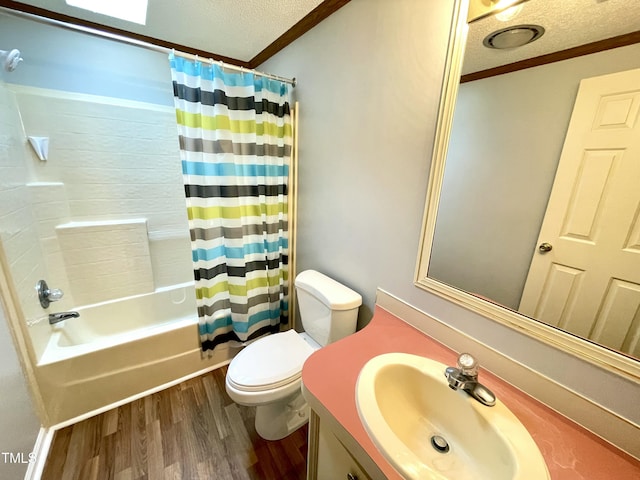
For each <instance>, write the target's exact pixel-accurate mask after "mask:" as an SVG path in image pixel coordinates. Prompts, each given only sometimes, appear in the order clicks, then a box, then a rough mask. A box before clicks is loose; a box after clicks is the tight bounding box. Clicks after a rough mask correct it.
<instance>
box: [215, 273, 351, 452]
mask: <svg viewBox="0 0 640 480" xmlns="http://www.w3.org/2000/svg"><path fill="white" fill-rule="evenodd" d="M295 284H296V292H297V294H298V304H299V308H300V319H301V323H302V325H303V327H304V328H305V329H306V332H305V333H298V332H296V331H294V330H288V331H286V332H281V333H276V334H273V335H269V336H267V337H263V338H260V339H258V340H256V341H255V342H253V343H251V344H249V345H248V346H247V347H245V348H244V349H243V350H242V351H240V352H239V353H238V354H237V355H236V356H235V357H234V359H233V360H232V361H231V363H230V364H229V368H228V370H227V377H226V382H225V383H226V390H227V393H228V394H229V397H231V399H232V400H233V401H234V402H236V403H238V404H240V405H246V406H252V407H257V408H256V418H255V427H256V432H257V433H258V435H260V436H261V437H262V438H264V439H266V440H279V439H281V438H284V437H286V436H287V435H289V434H291V433H292V432H294V431H295V430H297V429H298V428H300V427H301V426H302V425H304V424H305V423H306V422H307V421H308V420H309V407H308V405H307V403H306V401H305V399H304V397H303V396H302V392H301V384H302V380H301V377H302V366H303V365H304V362H305V361H306V359H307V358H308V357H309V356H310V355H311V354H312V353H313V352H314V351H316V350H318V349H319V348H321V347H322V346H324V345H327V344H329V343H331V342H333V341H336V340H339V339H340V338H343V337H344V336H346V335H349V334H351V333H353V332H355V328H356V321H357V314H358V308H359V306H360V305H361V304H362V297H361V296H360V295H359V294H358V293H356V292H354V291H353V290H351V289H349V288H348V287H346V286H344V285H342V284H340V283H338V282H336V281H335V280H332V279H331V278H329V277H327V276H325V275H323V274H321V273H319V272H316V271H315V270H307V271H305V272H301V273H300V274H299V275H298V276H297V277H296V281H295Z"/></svg>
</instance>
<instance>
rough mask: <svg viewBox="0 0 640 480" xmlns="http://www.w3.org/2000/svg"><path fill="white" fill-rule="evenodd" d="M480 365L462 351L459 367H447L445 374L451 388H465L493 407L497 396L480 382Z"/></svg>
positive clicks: (477, 398) (483, 402)
mask: <svg viewBox="0 0 640 480" xmlns="http://www.w3.org/2000/svg"><path fill="white" fill-rule="evenodd" d="M478 366H479V365H478V362H477V361H476V359H475V358H473V357H472V356H471V355H469V354H468V353H462V354H461V355H460V356H459V357H458V368H455V367H447V368H446V370H445V371H444V376H445V377H447V380H448V381H449V387H450V388H451V389H453V390H458V389H460V390H464V391H465V392H467V393H468V394H469V395H471V396H472V397H473V398H475V399H476V400H478V401H479V402H480V403H482V404H484V405H487V406H488V407H493V406H494V405H495V404H496V396H495V395H494V394H493V392H492V391H491V390H489V389H488V388H487V387H485V386H484V385H482V384H481V383H480V382H478Z"/></svg>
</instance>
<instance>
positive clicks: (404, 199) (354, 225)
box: [260, 0, 640, 425]
mask: <svg viewBox="0 0 640 480" xmlns="http://www.w3.org/2000/svg"><path fill="white" fill-rule="evenodd" d="M451 17H452V11H451V3H450V2H424V1H422V0H397V1H394V2H387V1H384V0H352V1H351V2H349V3H348V4H347V5H345V6H344V7H342V8H341V9H340V10H339V11H337V12H336V13H334V14H333V15H332V16H331V17H329V18H328V19H326V20H325V21H323V22H322V23H321V24H320V25H318V26H317V27H316V28H314V29H313V30H311V31H309V32H307V33H306V34H305V35H303V36H302V37H300V38H299V39H298V40H296V41H295V42H293V43H292V44H291V45H289V46H288V47H286V48H285V49H284V50H282V51H281V52H279V53H278V54H277V55H276V56H274V57H273V58H271V59H270V60H269V61H268V62H266V63H265V64H264V65H262V66H260V68H261V69H262V70H266V71H274V72H278V73H279V74H281V75H285V76H292V77H296V78H299V79H301V80H300V82H299V85H298V86H297V87H296V89H295V90H294V93H295V95H296V96H297V99H298V100H299V101H300V103H301V105H303V108H302V109H301V116H300V125H301V131H300V168H299V191H300V197H299V209H298V211H299V222H298V260H297V262H298V268H299V270H304V269H307V268H315V269H317V270H319V271H322V272H323V273H326V274H328V275H330V276H332V277H333V278H335V279H337V280H339V281H340V282H342V283H344V284H346V285H348V286H349V287H351V288H353V289H354V290H356V291H358V292H360V293H362V295H363V298H364V305H363V307H362V308H361V315H360V319H359V326H360V327H362V326H363V325H365V324H366V323H367V322H368V320H369V319H370V318H371V316H372V311H373V307H374V303H375V300H374V295H375V291H376V288H377V287H380V288H382V289H384V290H386V291H388V292H390V293H391V294H393V295H394V296H396V297H398V298H400V299H402V300H403V301H406V302H407V303H409V304H411V305H413V306H415V307H416V308H418V309H420V310H421V311H424V312H426V313H427V314H429V315H431V316H433V317H435V318H437V319H439V320H440V321H442V322H443V323H445V324H447V325H449V326H451V327H453V328H455V329H458V330H460V331H461V332H463V333H465V334H467V335H469V336H471V337H473V338H477V339H478V340H480V341H481V342H482V343H484V344H485V345H487V346H489V348H493V349H495V350H497V351H500V352H502V353H504V354H505V355H506V356H507V357H509V358H512V359H514V360H515V361H516V362H518V363H519V364H521V365H523V366H524V367H526V368H529V369H532V370H535V371H537V372H539V373H540V374H541V375H544V376H547V377H548V378H550V379H551V380H553V381H555V382H557V383H558V384H561V385H565V386H566V387H567V389H568V390H570V391H573V392H575V393H576V394H577V395H580V396H582V397H585V398H587V399H589V400H590V401H592V402H594V403H596V404H598V405H600V406H602V408H604V409H607V410H610V411H611V412H612V413H613V414H617V415H620V416H621V417H623V418H625V419H627V420H628V421H630V422H631V423H632V424H635V425H640V410H638V409H637V408H636V407H637V406H635V404H632V403H630V402H629V399H630V398H638V390H639V387H638V383H637V382H633V381H630V380H628V379H626V378H624V377H621V376H619V375H616V374H614V373H612V372H609V371H605V370H603V369H601V368H599V367H596V366H594V365H592V364H591V363H589V362H587V361H585V360H582V359H580V358H577V357H575V356H573V355H570V354H567V353H565V352H562V351H560V350H558V349H557V348H554V347H551V346H549V345H545V344H543V343H541V342H539V341H537V340H535V339H532V338H529V337H527V336H526V335H523V334H521V333H519V332H517V331H515V330H513V329H509V328H507V327H505V326H503V325H501V324H498V323H496V322H494V321H492V320H490V319H487V318H485V317H483V316H481V315H478V314H474V313H472V312H470V311H468V310H466V309H464V308H462V307H459V306H457V305H454V304H453V303H451V302H449V301H447V300H445V299H442V298H440V297H438V296H435V295H432V294H430V293H428V292H425V291H423V290H421V289H419V288H417V287H416V286H415V285H414V282H413V280H414V274H415V263H416V257H417V253H418V242H419V237H420V232H421V226H422V218H423V211H424V200H425V195H426V189H427V184H428V176H429V159H430V158H431V154H432V149H433V138H434V133H435V126H436V119H437V111H438V103H439V98H440V91H441V85H442V76H443V68H444V55H445V52H446V46H447V38H448V35H449V26H450V20H451ZM354 59H357V61H354ZM328 119H330V120H328ZM437 339H438V338H436V340H437ZM515 380H517V379H515ZM510 381H513V380H511V379H510ZM564 406H566V405H564ZM562 407H563V405H561V404H560V405H554V408H557V409H562Z"/></svg>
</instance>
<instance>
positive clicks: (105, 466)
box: [42, 367, 308, 480]
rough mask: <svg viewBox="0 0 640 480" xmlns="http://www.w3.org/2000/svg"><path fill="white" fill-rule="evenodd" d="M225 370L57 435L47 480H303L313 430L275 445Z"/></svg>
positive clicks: (130, 404) (302, 432)
mask: <svg viewBox="0 0 640 480" xmlns="http://www.w3.org/2000/svg"><path fill="white" fill-rule="evenodd" d="M226 371H227V369H226V367H223V368H220V369H218V370H215V371H213V372H210V373H208V374H206V375H203V376H200V377H197V378H194V379H191V380H188V381H186V382H183V383H181V384H179V385H176V386H174V387H172V388H169V389H167V390H163V391H161V392H158V393H155V394H153V395H149V396H147V397H144V398H141V399H139V400H136V401H134V402H132V403H129V404H126V405H123V406H121V407H118V408H116V409H114V410H110V411H108V412H105V413H103V414H101V415H97V416H95V417H92V418H89V419H87V420H84V421H82V422H80V423H77V424H75V425H72V426H70V427H66V428H64V429H61V430H58V432H56V434H55V437H54V440H53V444H52V446H51V450H50V452H49V457H48V459H47V463H46V465H45V469H44V473H43V476H42V479H43V480H76V479H77V480H90V479H96V480H106V479H113V480H154V479H163V480H164V479H176V480H201V479H202V480H208V479H216V480H236V479H242V480H271V479H274V480H276V479H277V480H302V479H304V478H306V457H307V431H308V429H307V427H306V426H305V427H303V428H301V429H299V430H297V431H296V432H294V433H293V434H291V435H289V436H288V437H286V438H284V439H283V440H280V441H275V442H269V441H266V440H264V439H262V438H260V437H259V436H258V434H257V433H256V432H255V428H254V423H253V422H254V416H255V409H254V408H249V407H243V406H240V405H236V404H235V403H234V402H233V401H232V400H231V399H230V398H229V396H228V395H227V393H226V391H225V388H224V378H225V375H226Z"/></svg>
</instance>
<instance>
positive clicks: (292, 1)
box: [20, 0, 322, 61]
mask: <svg viewBox="0 0 640 480" xmlns="http://www.w3.org/2000/svg"><path fill="white" fill-rule="evenodd" d="M20 3H24V4H27V5H33V6H36V7H40V8H44V9H46V10H51V11H54V12H57V13H62V14H65V15H69V16H72V17H77V18H81V19H83V20H89V21H91V22H96V23H100V24H103V25H108V26H110V27H115V28H120V29H123V30H128V31H131V32H134V33H138V34H141V35H146V36H149V37H153V38H159V39H162V40H166V41H169V42H172V43H176V44H179V45H185V46H188V47H192V48H194V49H198V50H204V51H206V52H212V53H217V54H219V55H223V56H226V57H230V58H235V59H238V60H242V61H249V60H251V59H252V58H253V57H255V56H256V55H257V54H258V53H260V52H261V51H262V50H263V49H264V48H266V47H267V46H269V45H270V44H271V43H273V41H274V40H276V39H277V38H278V37H279V36H280V35H282V34H283V33H284V32H286V31H287V30H289V28H291V27H292V26H293V25H295V24H296V23H297V22H298V21H299V20H301V19H302V18H303V17H305V16H306V15H307V14H308V13H309V12H310V11H311V10H313V9H314V8H315V7H317V6H318V5H319V4H320V3H322V0H149V7H148V10H147V24H146V25H138V24H135V23H131V22H125V21H122V20H117V19H114V18H111V17H108V16H105V15H99V14H95V13H92V12H89V11H87V10H83V9H80V8H76V7H70V6H68V5H67V4H66V3H65V1H64V0H20Z"/></svg>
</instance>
